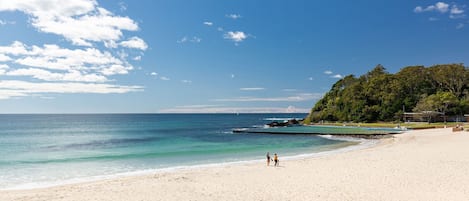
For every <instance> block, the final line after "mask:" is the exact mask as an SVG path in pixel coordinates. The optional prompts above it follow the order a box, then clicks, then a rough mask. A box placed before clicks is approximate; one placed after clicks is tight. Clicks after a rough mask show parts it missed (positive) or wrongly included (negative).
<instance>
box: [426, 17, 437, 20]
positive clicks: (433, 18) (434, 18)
mask: <svg viewBox="0 0 469 201" xmlns="http://www.w3.org/2000/svg"><path fill="white" fill-rule="evenodd" d="M437 20H438V18H436V17H429V18H428V21H437Z"/></svg>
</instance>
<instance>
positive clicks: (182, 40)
mask: <svg viewBox="0 0 469 201" xmlns="http://www.w3.org/2000/svg"><path fill="white" fill-rule="evenodd" d="M188 40H189V39H187V36H184V37H182V38H181V39H179V40H177V41H176V43H185V42H187V41H188Z"/></svg>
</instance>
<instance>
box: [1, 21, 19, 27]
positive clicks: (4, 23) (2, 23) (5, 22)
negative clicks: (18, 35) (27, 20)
mask: <svg viewBox="0 0 469 201" xmlns="http://www.w3.org/2000/svg"><path fill="white" fill-rule="evenodd" d="M7 24H16V22H15V21H5V20H0V26H3V25H7Z"/></svg>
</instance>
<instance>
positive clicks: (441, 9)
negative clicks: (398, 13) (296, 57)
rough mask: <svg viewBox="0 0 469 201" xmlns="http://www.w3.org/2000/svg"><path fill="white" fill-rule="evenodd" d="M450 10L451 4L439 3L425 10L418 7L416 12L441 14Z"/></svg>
mask: <svg viewBox="0 0 469 201" xmlns="http://www.w3.org/2000/svg"><path fill="white" fill-rule="evenodd" d="M448 10H449V4H447V3H445V2H437V3H436V4H435V5H429V6H427V7H425V8H423V7H422V6H417V7H415V9H414V12H416V13H422V12H430V11H437V12H440V13H446V12H448Z"/></svg>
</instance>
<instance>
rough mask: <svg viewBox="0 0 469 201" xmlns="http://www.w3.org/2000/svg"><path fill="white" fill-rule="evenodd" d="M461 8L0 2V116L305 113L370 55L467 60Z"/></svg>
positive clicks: (386, 62) (389, 61)
mask: <svg viewBox="0 0 469 201" xmlns="http://www.w3.org/2000/svg"><path fill="white" fill-rule="evenodd" d="M468 6H469V1H468V0H456V1H430V0H428V1H427V0H410V1H409V0H393V1H376V0H357V1H344V0H342V1H339V0H315V1H309V0H292V1H284V0H270V1H263V0H198V1H187V0H165V1H161V0H139V1H130V0H127V1H102V0H74V1H60V0H18V1H11V0H0V113H266V112H272V113H280V112H309V110H310V108H311V107H312V106H314V104H315V103H316V102H317V101H318V100H319V99H320V98H321V97H322V96H323V95H324V94H325V93H326V92H327V91H328V90H329V89H330V88H331V86H332V85H333V84H334V83H335V82H337V81H338V80H339V79H341V78H342V77H343V76H345V75H349V74H353V75H356V76H359V75H362V74H364V73H366V72H368V71H369V70H371V69H372V68H374V67H375V66H376V65H378V64H382V65H383V66H384V67H385V68H386V69H387V70H388V71H389V72H390V73H396V72H398V71H399V69H401V68H403V67H405V66H412V65H425V66H431V65H435V64H445V63H466V64H467V63H469V62H468V60H469V17H468V16H467V13H469V7H468Z"/></svg>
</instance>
